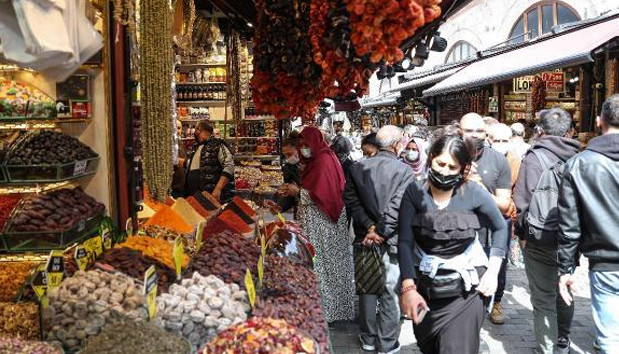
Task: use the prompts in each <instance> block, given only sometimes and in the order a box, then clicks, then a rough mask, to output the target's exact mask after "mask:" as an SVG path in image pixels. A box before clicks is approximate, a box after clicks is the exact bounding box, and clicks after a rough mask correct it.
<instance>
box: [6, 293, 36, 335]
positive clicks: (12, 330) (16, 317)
mask: <svg viewBox="0 0 619 354" xmlns="http://www.w3.org/2000/svg"><path fill="white" fill-rule="evenodd" d="M3 336H8V337H19V338H22V339H26V340H37V339H40V338H41V326H40V315H39V305H37V304H36V303H34V302H18V303H12V302H0V338H1V337H3Z"/></svg>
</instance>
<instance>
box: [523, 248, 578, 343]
mask: <svg viewBox="0 0 619 354" xmlns="http://www.w3.org/2000/svg"><path fill="white" fill-rule="evenodd" d="M524 263H525V270H526V273H527V279H528V281H529V288H530V289H531V303H532V304H533V326H534V329H535V339H536V342H537V346H536V350H535V351H536V352H537V353H544V354H553V352H554V347H555V345H556V343H557V338H558V337H569V334H570V330H571V327H572V318H573V317H574V303H573V302H572V304H571V305H570V306H568V305H567V304H566V303H565V302H564V301H563V298H561V295H559V291H558V282H559V279H558V275H557V274H558V273H557V250H556V249H555V248H552V247H550V248H548V247H542V246H538V245H536V244H535V243H534V242H528V243H527V247H526V249H525V253H524Z"/></svg>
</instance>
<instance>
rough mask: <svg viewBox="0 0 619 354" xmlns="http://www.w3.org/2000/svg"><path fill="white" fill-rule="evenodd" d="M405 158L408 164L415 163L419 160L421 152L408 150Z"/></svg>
mask: <svg viewBox="0 0 619 354" xmlns="http://www.w3.org/2000/svg"><path fill="white" fill-rule="evenodd" d="M404 158H405V159H406V161H408V162H415V161H417V160H419V151H417V150H408V151H407V152H406V155H404Z"/></svg>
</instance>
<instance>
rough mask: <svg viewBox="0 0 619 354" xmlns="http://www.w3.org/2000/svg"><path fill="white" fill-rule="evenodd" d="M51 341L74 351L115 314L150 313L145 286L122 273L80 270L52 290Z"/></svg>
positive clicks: (130, 316) (139, 317)
mask: <svg viewBox="0 0 619 354" xmlns="http://www.w3.org/2000/svg"><path fill="white" fill-rule="evenodd" d="M49 304H50V307H49V311H50V312H51V329H50V330H49V331H48V332H47V334H46V339H47V340H49V341H59V342H61V343H62V345H63V346H64V347H65V348H66V349H68V350H71V351H74V350H77V349H79V348H80V347H81V346H82V345H83V344H84V343H85V341H86V340H87V339H88V338H89V337H91V336H96V335H97V334H99V332H100V331H101V329H102V328H103V327H104V326H105V325H106V323H107V322H108V321H110V319H111V318H112V316H113V315H114V314H120V315H122V316H124V317H127V318H128V319H132V320H142V319H146V318H147V317H148V314H147V311H146V309H145V308H144V307H143V306H142V304H143V295H142V288H141V287H138V286H136V284H135V282H134V280H133V279H132V278H130V277H128V276H126V275H124V274H121V273H113V274H112V273H106V272H103V271H100V270H90V271H87V272H84V271H77V272H75V274H74V275H73V276H72V277H70V278H67V279H65V280H64V281H63V282H62V284H60V286H59V287H58V288H55V289H53V290H52V291H51V292H50V293H49Z"/></svg>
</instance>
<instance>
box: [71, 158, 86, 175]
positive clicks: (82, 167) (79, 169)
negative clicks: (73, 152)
mask: <svg viewBox="0 0 619 354" xmlns="http://www.w3.org/2000/svg"><path fill="white" fill-rule="evenodd" d="M86 163H87V161H86V160H82V161H75V169H74V170H73V176H77V175H81V174H84V172H86Z"/></svg>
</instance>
